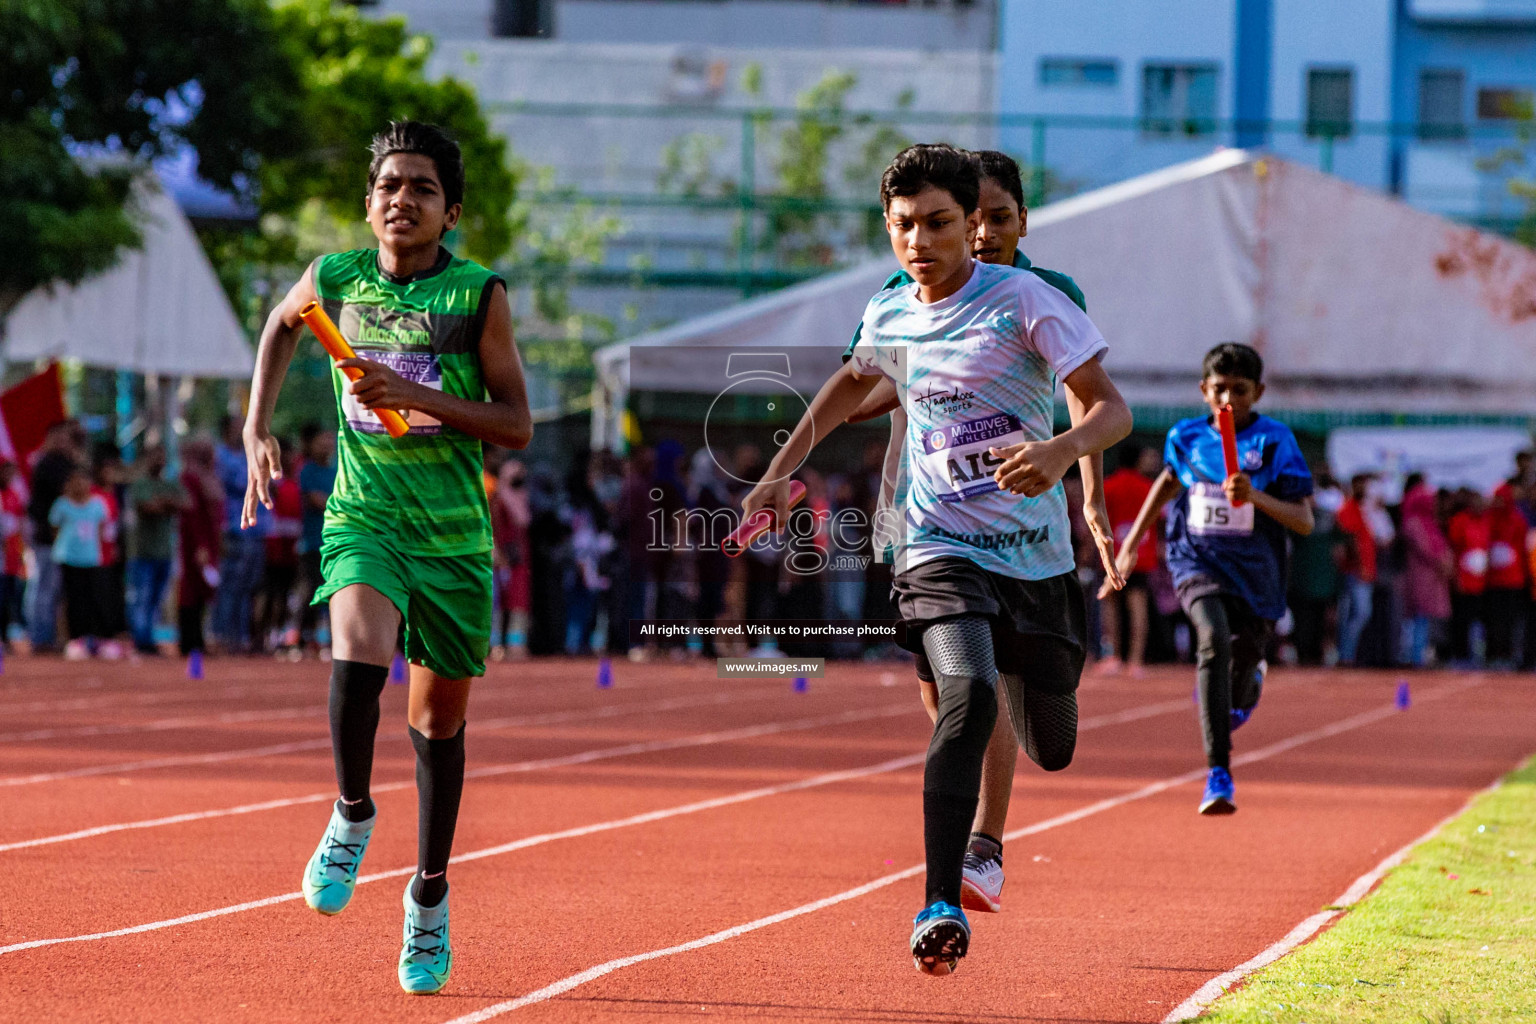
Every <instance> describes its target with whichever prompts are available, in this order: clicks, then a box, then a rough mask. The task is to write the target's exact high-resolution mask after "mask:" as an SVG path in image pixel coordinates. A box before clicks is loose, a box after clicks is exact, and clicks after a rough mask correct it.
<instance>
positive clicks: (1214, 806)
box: [1119, 343, 1312, 814]
mask: <svg viewBox="0 0 1536 1024" xmlns="http://www.w3.org/2000/svg"><path fill="white" fill-rule="evenodd" d="M1203 371H1204V372H1203V376H1202V380H1201V382H1200V393H1201V395H1203V396H1204V398H1205V402H1206V405H1208V406H1210V409H1211V415H1209V416H1201V417H1197V418H1195V419H1188V420H1183V421H1181V422H1179V423H1176V424H1174V426H1173V428H1172V429H1171V430H1169V431H1168V441H1167V443H1166V445H1165V446H1164V449H1163V462H1164V468H1163V472H1162V474H1161V475H1160V476H1159V477H1158V478H1157V482H1156V483H1154V484H1153V485H1152V491H1151V493H1149V494H1148V495H1147V500H1146V501H1145V502H1144V503H1143V504H1142V506H1141V512H1140V513H1139V514H1138V515H1137V516H1136V522H1135V523H1134V524H1133V525H1132V526H1131V533H1130V536H1128V537H1127V538H1126V539H1125V540H1124V542H1123V543H1122V546H1121V548H1120V555H1119V561H1120V569H1121V571H1122V572H1129V571H1130V569H1131V565H1132V563H1134V561H1135V558H1136V549H1137V547H1138V545H1140V543H1141V539H1142V538H1143V537H1144V536H1146V532H1147V530H1148V529H1150V528H1151V525H1152V523H1153V522H1155V521H1156V519H1157V514H1158V511H1159V510H1160V509H1161V508H1162V507H1163V505H1165V504H1166V503H1167V502H1168V501H1170V500H1173V501H1174V506H1173V511H1172V512H1171V513H1170V515H1169V516H1168V526H1167V542H1168V544H1167V556H1166V557H1167V562H1168V569H1169V571H1170V572H1171V573H1172V574H1173V582H1174V586H1175V587H1176V588H1177V590H1178V593H1179V602H1180V603H1181V604H1182V605H1183V606H1184V611H1185V613H1186V614H1187V615H1188V616H1189V621H1190V622H1191V623H1192V624H1193V625H1194V627H1195V635H1196V638H1197V658H1196V665H1197V668H1196V672H1197V676H1198V679H1199V684H1200V685H1199V692H1200V721H1201V725H1202V728H1203V731H1204V734H1205V758H1206V763H1207V766H1208V769H1209V771H1208V775H1207V778H1206V786H1205V794H1204V796H1203V797H1202V798H1201V801H1200V813H1201V814H1231V813H1232V812H1233V811H1235V810H1237V805H1236V803H1234V802H1233V792H1232V772H1231V756H1232V730H1233V729H1236V728H1237V727H1238V726H1240V725H1242V724H1243V723H1244V722H1246V721H1247V720H1248V716H1249V715H1251V714H1252V713H1253V709H1254V707H1255V706H1256V705H1257V704H1258V702H1259V696H1260V693H1261V690H1262V688H1263V683H1264V676H1263V667H1262V661H1263V658H1264V648H1265V646H1266V644H1267V643H1268V642H1269V636H1270V630H1271V628H1272V627H1273V625H1274V622H1275V620H1276V619H1278V618H1280V617H1281V616H1282V615H1284V614H1285V582H1286V580H1285V577H1286V567H1287V561H1288V555H1289V552H1288V550H1287V543H1288V542H1287V538H1286V531H1287V530H1289V531H1292V532H1294V533H1298V534H1300V535H1302V536H1306V535H1307V534H1309V533H1311V532H1312V474H1311V472H1310V471H1309V470H1308V469H1307V463H1306V460H1305V459H1304V458H1302V455H1301V449H1300V447H1299V446H1298V445H1297V444H1296V436H1295V435H1294V434H1292V433H1291V429H1290V428H1289V427H1287V426H1286V425H1285V424H1283V423H1280V422H1279V421H1277V420H1272V419H1270V418H1269V417H1268V416H1261V415H1259V414H1258V413H1256V412H1254V411H1253V407H1254V405H1255V404H1257V403H1258V401H1259V399H1260V398H1262V397H1263V395H1264V360H1263V359H1262V358H1260V356H1259V354H1258V352H1256V351H1254V350H1253V349H1252V348H1250V347H1249V346H1247V345H1239V344H1232V343H1228V344H1224V345H1217V346H1216V347H1215V348H1213V349H1211V351H1210V352H1208V353H1206V356H1205V363H1204V367H1203ZM1227 405H1230V406H1231V407H1232V418H1233V421H1234V423H1235V424H1236V427H1237V461H1238V465H1239V468H1240V471H1239V472H1237V473H1234V474H1232V475H1231V476H1228V475H1227V473H1226V462H1225V459H1224V457H1223V454H1222V444H1221V432H1220V430H1219V429H1218V428H1217V425H1216V422H1217V421H1216V416H1217V414H1218V413H1219V412H1220V411H1221V409H1222V407H1223V406H1227Z"/></svg>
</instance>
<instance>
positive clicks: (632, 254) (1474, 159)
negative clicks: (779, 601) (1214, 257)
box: [487, 103, 1536, 294]
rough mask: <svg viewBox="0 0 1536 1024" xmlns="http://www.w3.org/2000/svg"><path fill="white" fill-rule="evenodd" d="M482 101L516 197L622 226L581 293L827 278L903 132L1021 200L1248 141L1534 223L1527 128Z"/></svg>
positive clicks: (1486, 223) (1409, 194)
mask: <svg viewBox="0 0 1536 1024" xmlns="http://www.w3.org/2000/svg"><path fill="white" fill-rule="evenodd" d="M487 110H488V112H489V113H490V114H491V115H492V118H493V120H494V121H495V123H496V125H497V128H498V129H499V130H501V131H503V132H505V133H506V134H507V135H508V137H509V138H510V139H511V141H512V145H513V148H514V150H515V151H516V152H517V153H518V155H519V156H521V157H523V158H524V159H527V160H529V161H530V162H532V163H535V164H545V165H549V166H550V168H551V171H552V174H550V175H548V176H547V177H548V179H549V180H547V181H546V182H544V183H542V184H539V185H535V187H534V188H533V190H532V191H531V193H530V198H531V199H532V200H533V201H534V203H535V204H537V205H538V206H540V207H542V208H544V209H551V210H558V209H561V208H577V209H590V210H593V211H602V212H605V213H610V214H614V215H617V216H618V217H619V218H620V220H621V221H622V222H623V223H624V224H625V225H626V227H627V232H621V233H620V234H619V235H617V236H616V237H615V239H614V240H613V245H612V251H611V253H610V259H609V260H608V261H607V262H606V263H605V264H604V265H602V266H599V267H591V268H585V269H580V270H575V271H571V272H570V275H571V280H573V281H577V282H580V283H586V284H593V285H609V286H613V285H624V284H627V283H643V284H647V285H655V286H660V287H732V288H738V289H740V290H741V291H742V292H743V293H745V294H750V293H753V292H757V291H762V290H768V289H772V288H776V287H781V286H783V285H785V284H788V283H792V282H793V281H796V280H801V279H804V278H807V277H812V276H815V275H817V274H819V273H823V272H825V271H826V270H827V269H830V268H832V267H835V266H837V265H840V264H841V263H844V262H846V261H847V260H848V259H850V258H852V257H853V256H854V255H856V254H857V253H859V252H860V251H862V250H864V249H867V247H868V246H870V245H874V244H879V242H880V239H879V238H878V237H877V236H878V233H879V207H878V203H877V202H876V201H875V195H876V185H877V182H878V175H879V171H880V169H881V168H883V166H884V164H885V162H886V161H887V160H888V159H889V157H890V156H891V155H892V154H893V153H894V152H895V150H896V149H897V148H899V147H900V146H901V145H905V144H906V143H908V142H911V141H938V140H943V141H950V142H953V143H955V144H958V145H965V146H971V147H978V148H980V147H988V148H1001V149H1004V150H1006V151H1008V152H1010V153H1011V154H1012V155H1014V156H1015V157H1016V158H1018V160H1019V161H1020V164H1021V166H1022V167H1023V169H1024V182H1025V191H1026V199H1027V201H1028V203H1029V204H1030V205H1032V206H1038V205H1041V204H1042V203H1044V202H1047V201H1050V200H1054V199H1060V198H1064V197H1066V196H1069V195H1073V194H1076V193H1078V192H1082V191H1085V190H1088V189H1092V188H1097V187H1100V186H1103V185H1108V184H1112V183H1114V182H1116V181H1120V180H1123V179H1125V178H1127V177H1131V176H1133V175H1135V174H1138V173H1144V172H1146V171H1150V170H1154V169H1156V168H1157V167H1160V166H1167V165H1170V164H1173V163H1178V162H1180V161H1183V160H1187V159H1192V158H1195V157H1198V156H1200V155H1203V154H1205V153H1209V152H1210V151H1211V150H1212V149H1214V148H1215V147H1217V146H1220V145H1234V144H1237V143H1238V142H1240V141H1249V140H1258V145H1259V146H1261V147H1262V148H1265V149H1267V150H1269V151H1271V152H1274V153H1275V154H1276V155H1278V156H1281V157H1284V158H1287V159H1291V160H1295V161H1299V162H1305V163H1309V164H1311V165H1312V166H1315V167H1317V168H1319V169H1321V170H1323V171H1326V172H1330V173H1336V174H1339V175H1341V176H1343V177H1346V178H1350V179H1351V180H1355V181H1357V182H1360V183H1361V184H1365V185H1367V186H1371V187H1376V188H1384V189H1386V190H1389V191H1397V192H1399V193H1400V194H1402V195H1403V197H1404V198H1405V199H1407V200H1408V201H1410V202H1414V203H1416V204H1417V205H1420V206H1424V207H1427V208H1430V209H1438V210H1440V211H1441V212H1448V213H1449V215H1451V216H1454V217H1456V218H1457V219H1460V220H1463V221H1467V222H1470V223H1475V224H1477V225H1479V226H1482V227H1485V228H1490V229H1494V230H1498V231H1502V232H1506V233H1513V232H1516V231H1518V230H1520V229H1522V227H1524V228H1526V229H1529V228H1530V227H1531V226H1532V223H1533V222H1532V219H1531V216H1532V214H1531V209H1532V208H1531V205H1530V201H1529V200H1528V199H1525V198H1522V197H1521V196H1519V195H1517V194H1516V193H1515V191H1514V190H1513V189H1511V187H1510V185H1511V182H1514V181H1518V180H1520V179H1521V178H1522V177H1523V178H1526V179H1529V178H1531V177H1532V176H1536V161H1533V160H1531V159H1530V157H1531V154H1532V150H1533V147H1532V135H1531V123H1530V122H1529V121H1523V122H1522V121H1479V122H1471V123H1468V124H1466V125H1463V126H1455V125H1433V126H1431V125H1422V124H1403V123H1382V122H1363V121H1356V122H1349V123H1342V124H1341V123H1325V124H1317V123H1312V124H1309V123H1306V122H1301V121H1263V122H1238V121H1231V120H1200V119H1183V120H1166V119H1147V118H1134V117H1093V116H1075V115H1012V114H985V113H938V112H931V111H928V112H925V111H915V110H908V109H895V110H885V111H850V110H843V109H836V108H834V109H785V108H769V107H761V108H747V109H743V108H715V107H710V106H707V105H698V106H694V105H685V104H671V105H665V106H641V105H623V104H573V103H560V104H549V103H489V104H487ZM573 125H579V126H580V130H579V131H573V129H572V126H573ZM1426 155H1428V156H1430V157H1433V158H1434V162H1435V163H1436V164H1437V165H1438V166H1439V167H1440V168H1441V169H1443V168H1444V167H1446V166H1447V165H1448V163H1449V166H1451V167H1453V168H1459V170H1458V171H1457V173H1458V174H1460V178H1459V179H1458V181H1457V183H1455V184H1454V185H1453V186H1452V187H1451V188H1449V189H1446V188H1444V187H1440V186H1438V185H1437V183H1436V182H1434V181H1432V180H1430V181H1425V180H1421V179H1422V178H1423V174H1421V173H1420V165H1419V160H1420V158H1421V157H1423V156H1426ZM1447 158H1449V160H1448V159H1447ZM680 224H685V225H693V226H695V228H696V230H697V234H698V243H697V246H696V248H695V249H694V250H692V251H689V250H688V249H687V247H686V245H683V246H682V247H681V249H679V248H678V246H677V245H675V244H674V245H673V247H672V249H671V250H669V251H667V252H661V253H658V252H649V253H648V252H647V251H645V240H646V239H654V238H655V237H658V235H659V234H664V233H665V232H666V230H667V229H669V228H670V229H672V233H673V234H674V235H676V234H678V233H679V231H678V228H679V225H680ZM684 233H685V232H684ZM511 269H512V271H513V273H514V275H517V274H518V273H519V272H518V270H517V268H511Z"/></svg>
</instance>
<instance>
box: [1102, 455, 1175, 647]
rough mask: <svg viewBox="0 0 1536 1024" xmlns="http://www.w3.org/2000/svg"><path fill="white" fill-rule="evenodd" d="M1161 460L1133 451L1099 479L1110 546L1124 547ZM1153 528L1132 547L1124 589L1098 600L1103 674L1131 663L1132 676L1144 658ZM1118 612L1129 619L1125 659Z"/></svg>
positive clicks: (1152, 566) (1154, 563)
mask: <svg viewBox="0 0 1536 1024" xmlns="http://www.w3.org/2000/svg"><path fill="white" fill-rule="evenodd" d="M1162 469H1163V460H1162V457H1161V456H1160V455H1159V454H1158V452H1157V450H1156V449H1153V448H1146V447H1138V448H1133V449H1131V451H1130V452H1129V453H1127V456H1126V458H1125V460H1124V461H1123V462H1121V464H1120V468H1119V469H1117V470H1116V471H1115V472H1113V473H1111V474H1110V475H1109V476H1107V477H1105V479H1104V504H1105V507H1106V508H1107V509H1108V511H1109V524H1110V526H1111V527H1112V528H1113V529H1114V531H1115V544H1116V545H1119V544H1122V543H1124V541H1125V538H1126V536H1127V535H1128V534H1129V533H1130V532H1131V527H1132V525H1133V524H1135V522H1136V514H1137V513H1138V512H1140V511H1141V506H1142V503H1143V502H1145V501H1146V500H1147V495H1148V494H1150V493H1151V491H1152V481H1153V479H1155V478H1156V477H1157V474H1158V473H1160V472H1162ZM1158 532H1159V531H1158V530H1155V529H1154V530H1148V531H1147V534H1146V536H1145V537H1144V538H1143V539H1142V542H1141V544H1140V545H1138V547H1137V549H1136V565H1135V567H1134V568H1133V569H1132V570H1131V571H1130V572H1129V573H1127V574H1126V577H1125V589H1123V590H1118V591H1111V592H1110V593H1108V594H1106V595H1105V596H1104V598H1103V599H1102V600H1101V601H1100V602H1099V613H1100V615H1102V616H1103V620H1102V625H1101V629H1100V632H1101V634H1102V637H1103V646H1104V660H1103V661H1101V662H1099V670H1100V671H1102V672H1118V671H1120V669H1121V668H1122V667H1124V666H1125V665H1127V664H1128V665H1130V667H1131V674H1132V675H1133V676H1140V675H1141V674H1142V671H1143V668H1142V666H1143V665H1144V664H1145V662H1146V654H1147V595H1148V593H1150V588H1149V587H1148V583H1147V581H1148V579H1149V577H1150V576H1151V574H1152V572H1153V571H1154V570H1155V569H1156V568H1157V535H1158ZM1122 609H1123V610H1124V611H1125V612H1126V613H1127V618H1129V619H1130V627H1129V630H1128V632H1129V634H1130V635H1129V637H1128V638H1127V639H1128V642H1127V644H1126V645H1125V648H1124V650H1125V656H1124V657H1123V658H1122V657H1121V654H1120V652H1121V646H1120V637H1121V618H1120V614H1121V611H1122Z"/></svg>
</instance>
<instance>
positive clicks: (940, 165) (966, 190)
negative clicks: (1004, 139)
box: [880, 143, 981, 216]
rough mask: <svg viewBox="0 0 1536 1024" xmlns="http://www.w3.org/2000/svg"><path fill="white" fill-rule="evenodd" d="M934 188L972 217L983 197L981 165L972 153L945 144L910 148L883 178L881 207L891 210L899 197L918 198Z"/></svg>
mask: <svg viewBox="0 0 1536 1024" xmlns="http://www.w3.org/2000/svg"><path fill="white" fill-rule="evenodd" d="M930 185H932V186H933V187H934V188H941V189H943V190H944V191H945V192H948V193H949V194H950V195H952V196H954V197H955V202H957V203H959V204H960V209H961V210H962V211H963V212H964V213H965V214H966V216H970V215H971V214H972V213H974V212H975V211H976V204H977V203H978V202H979V201H980V198H981V165H980V163H979V162H978V161H977V159H976V157H975V155H974V154H972V153H967V152H966V151H965V150H963V149H956V148H955V147H954V146H950V145H947V144H944V143H940V144H938V145H927V144H920V145H916V146H908V147H907V148H906V149H904V150H902V151H901V152H900V153H897V154H896V159H894V160H892V161H891V165H890V166H889V167H887V168H886V169H885V173H884V174H882V175H881V176H880V205H881V206H882V207H883V208H885V209H887V210H889V209H890V208H891V200H892V199H895V198H897V197H898V196H903V197H910V196H915V195H917V194H918V193H919V192H921V191H922V190H923V189H925V188H927V187H928V186H930Z"/></svg>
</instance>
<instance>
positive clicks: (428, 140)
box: [368, 121, 464, 206]
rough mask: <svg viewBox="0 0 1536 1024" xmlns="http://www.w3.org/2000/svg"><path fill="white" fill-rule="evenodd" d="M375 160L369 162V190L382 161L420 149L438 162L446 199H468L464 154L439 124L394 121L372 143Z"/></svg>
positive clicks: (449, 202) (455, 201)
mask: <svg viewBox="0 0 1536 1024" xmlns="http://www.w3.org/2000/svg"><path fill="white" fill-rule="evenodd" d="M368 149H369V151H370V152H371V153H373V160H372V161H370V162H369V164H368V192H369V194H370V195H371V194H372V193H373V183H374V181H375V180H377V179H378V176H379V165H380V164H382V163H383V162H384V158H385V157H387V156H389V155H391V154H393V153H420V154H421V155H422V156H424V157H428V158H430V159H431V161H432V162H433V163H434V164H436V165H437V178H438V180H439V181H441V182H442V184H443V200H444V202H445V203H447V205H448V206H455V205H457V204H459V203H462V202H464V154H463V153H461V152H460V151H459V144H458V143H457V142H454V141H453V139H452V138H451V137H450V136H449V135H448V133H447V132H445V131H443V130H442V129H441V128H439V127H438V126H437V125H435V124H426V123H424V122H422V121H391V122H389V128H388V130H386V131H382V132H380V133H379V134H377V135H375V136H374V137H373V142H371V143H370V144H369V146H368Z"/></svg>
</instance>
